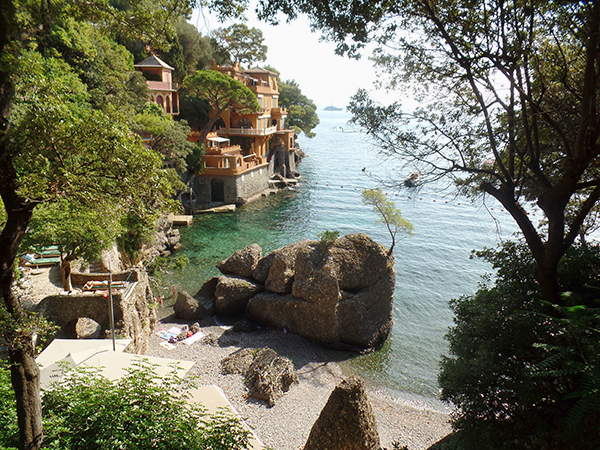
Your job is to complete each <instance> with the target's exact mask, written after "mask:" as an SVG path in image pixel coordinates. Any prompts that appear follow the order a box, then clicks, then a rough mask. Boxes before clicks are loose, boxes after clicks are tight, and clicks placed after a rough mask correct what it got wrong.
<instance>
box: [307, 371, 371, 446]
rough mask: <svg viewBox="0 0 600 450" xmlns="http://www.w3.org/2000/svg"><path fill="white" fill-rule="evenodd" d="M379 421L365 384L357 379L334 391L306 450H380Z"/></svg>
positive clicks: (346, 380) (343, 382)
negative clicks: (368, 397)
mask: <svg viewBox="0 0 600 450" xmlns="http://www.w3.org/2000/svg"><path fill="white" fill-rule="evenodd" d="M380 448H381V446H380V440H379V432H378V431H377V421H376V419H375V414H374V413H373V410H372V408H371V405H370V403H369V400H368V399H367V394H366V392H365V388H364V384H363V382H362V381H361V380H360V379H359V378H356V377H351V378H348V379H345V380H343V381H342V382H341V383H340V384H339V385H338V386H336V387H335V389H334V390H333V392H332V393H331V395H330V396H329V400H327V403H326V404H325V407H324V408H323V410H322V411H321V414H320V415H319V418H318V419H317V421H316V422H315V423H314V425H313V427H312V429H311V430H310V434H309V436H308V440H307V441H306V444H305V446H304V449H305V450H379V449H380Z"/></svg>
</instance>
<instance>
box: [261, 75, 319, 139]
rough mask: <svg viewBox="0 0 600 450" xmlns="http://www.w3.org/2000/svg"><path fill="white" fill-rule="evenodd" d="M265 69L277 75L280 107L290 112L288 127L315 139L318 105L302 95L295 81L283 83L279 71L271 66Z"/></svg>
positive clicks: (317, 123) (287, 121)
mask: <svg viewBox="0 0 600 450" xmlns="http://www.w3.org/2000/svg"><path fill="white" fill-rule="evenodd" d="M265 69H268V70H270V71H271V72H275V73H276V74H277V86H278V87H279V106H280V107H281V108H287V110H288V116H287V120H286V124H287V126H288V127H290V128H291V129H293V130H294V131H295V132H296V133H298V134H300V133H301V132H303V131H304V134H305V135H306V137H309V138H313V137H315V133H313V132H312V130H313V128H315V127H316V126H317V125H319V116H318V115H317V105H315V102H313V101H312V100H311V99H309V98H308V97H306V96H305V95H304V94H302V90H301V89H300V86H299V85H298V83H297V82H296V81H295V80H287V81H285V82H283V81H282V80H281V78H280V76H279V75H280V74H279V71H278V70H277V69H275V68H273V67H271V66H266V67H265Z"/></svg>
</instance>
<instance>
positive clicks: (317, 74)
mask: <svg viewBox="0 0 600 450" xmlns="http://www.w3.org/2000/svg"><path fill="white" fill-rule="evenodd" d="M246 17H247V19H248V20H247V22H246V25H247V26H248V27H250V28H252V27H254V28H258V29H260V30H261V31H262V32H263V36H264V44H265V45H266V46H267V47H268V52H267V60H266V61H265V62H261V63H259V64H258V65H259V66H261V67H262V66H265V65H270V66H272V67H274V68H276V69H277V70H278V71H279V72H280V76H281V79H282V80H284V81H286V80H292V79H293V80H296V82H298V84H299V86H300V89H301V90H302V93H303V94H304V95H306V96H307V97H308V98H309V99H311V100H313V101H314V102H315V104H316V105H317V107H318V108H319V109H322V108H324V107H326V106H330V105H333V106H337V107H339V108H344V109H345V107H346V106H347V105H348V102H349V100H350V97H351V96H352V95H354V94H355V93H356V91H357V90H358V89H359V88H365V89H367V90H369V91H372V90H374V88H373V82H374V81H375V79H376V75H375V70H374V69H373V66H372V63H371V61H369V60H368V59H367V58H366V57H363V58H362V59H361V60H358V61H356V60H352V59H349V58H345V57H341V56H337V55H336V54H335V52H334V50H335V45H334V44H332V43H329V42H320V41H319V37H320V34H317V33H312V32H311V31H310V25H309V21H308V19H307V18H306V17H299V18H298V19H296V20H294V21H293V22H291V23H287V24H286V23H285V20H281V21H280V22H281V24H280V25H278V26H271V25H268V24H266V23H264V22H260V21H259V20H258V19H257V18H256V14H255V13H254V6H250V8H249V9H248V11H247V12H246ZM190 23H192V24H193V25H195V26H196V28H198V31H200V33H201V34H202V35H203V36H204V35H208V34H209V33H210V31H212V30H215V29H216V28H220V27H227V26H229V25H231V24H233V23H234V22H231V21H230V22H226V23H224V24H222V23H219V22H218V20H217V19H216V17H215V16H211V15H209V14H207V12H206V11H203V12H201V11H199V10H195V11H194V14H193V16H192V19H191V20H190Z"/></svg>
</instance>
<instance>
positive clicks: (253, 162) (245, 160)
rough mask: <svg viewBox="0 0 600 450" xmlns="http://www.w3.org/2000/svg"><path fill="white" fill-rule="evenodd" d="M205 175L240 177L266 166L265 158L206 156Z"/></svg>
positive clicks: (204, 158)
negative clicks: (255, 168) (251, 170)
mask: <svg viewBox="0 0 600 450" xmlns="http://www.w3.org/2000/svg"><path fill="white" fill-rule="evenodd" d="M203 164H204V172H203V174H204V175H240V174H243V173H244V172H246V171H247V170H249V169H252V168H254V167H257V166H260V165H263V164H266V159H265V158H260V157H258V156H256V155H254V154H252V155H247V156H242V155H234V156H227V155H204V156H203Z"/></svg>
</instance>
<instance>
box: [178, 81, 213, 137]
mask: <svg viewBox="0 0 600 450" xmlns="http://www.w3.org/2000/svg"><path fill="white" fill-rule="evenodd" d="M209 112H210V105H209V103H208V101H207V100H205V99H203V98H199V97H196V96H195V95H189V94H188V93H187V92H186V91H185V90H181V91H180V92H179V117H180V118H181V119H183V120H186V121H187V123H188V124H189V125H190V127H192V128H193V129H195V130H201V129H202V128H203V127H204V125H206V123H207V122H208V113H209Z"/></svg>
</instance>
